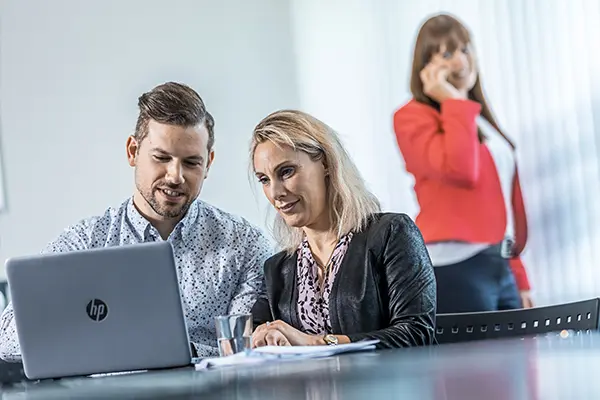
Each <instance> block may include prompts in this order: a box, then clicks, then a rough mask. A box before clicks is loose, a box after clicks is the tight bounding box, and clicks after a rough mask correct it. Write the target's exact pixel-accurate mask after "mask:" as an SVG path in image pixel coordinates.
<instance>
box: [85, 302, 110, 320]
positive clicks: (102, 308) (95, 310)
mask: <svg viewBox="0 0 600 400" xmlns="http://www.w3.org/2000/svg"><path fill="white" fill-rule="evenodd" d="M86 310H87V315H88V317H90V318H91V319H93V320H94V321H96V322H100V321H102V320H104V318H106V316H107V315H108V306H107V305H106V303H105V302H103V301H102V300H100V299H94V300H91V301H90V302H89V303H88V305H87V307H86Z"/></svg>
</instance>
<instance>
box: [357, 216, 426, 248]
mask: <svg viewBox="0 0 600 400" xmlns="http://www.w3.org/2000/svg"><path fill="white" fill-rule="evenodd" d="M364 233H365V234H366V235H367V236H369V237H370V238H375V239H379V240H382V241H387V240H390V239H393V240H403V241H411V240H414V239H418V238H421V237H422V236H421V231H420V230H419V228H418V227H417V225H416V224H415V222H414V221H413V219H412V218H411V217H409V216H408V215H407V214H404V213H394V212H382V213H377V214H373V215H372V216H371V217H370V219H369V222H368V224H367V226H366V228H365V230H364Z"/></svg>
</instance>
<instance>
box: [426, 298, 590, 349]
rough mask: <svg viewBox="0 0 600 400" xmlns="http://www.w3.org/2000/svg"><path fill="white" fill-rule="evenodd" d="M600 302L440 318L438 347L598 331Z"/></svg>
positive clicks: (438, 319)
mask: <svg viewBox="0 0 600 400" xmlns="http://www.w3.org/2000/svg"><path fill="white" fill-rule="evenodd" d="M599 307H600V298H595V299H590V300H584V301H578V302H574V303H566V304H558V305H554V306H547V307H536V308H527V309H519V310H506V311H486V312H479V313H461V314H439V315H438V316H437V318H436V335H435V336H436V340H437V343H438V344H443V343H457V342H467V341H473V340H484V339H499V338H508V337H524V336H531V335H536V334H544V333H550V332H559V331H562V330H572V331H576V332H586V333H587V332H591V331H595V330H598V328H599V327H598V312H599V310H600V309H599Z"/></svg>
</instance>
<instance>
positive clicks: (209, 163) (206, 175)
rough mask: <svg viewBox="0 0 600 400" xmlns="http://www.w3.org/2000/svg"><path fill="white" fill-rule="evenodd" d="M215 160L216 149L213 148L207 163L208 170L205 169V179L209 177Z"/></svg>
mask: <svg viewBox="0 0 600 400" xmlns="http://www.w3.org/2000/svg"><path fill="white" fill-rule="evenodd" d="M214 160H215V151H214V150H211V151H210V153H209V154H208V162H207V163H206V170H205V171H204V179H206V178H208V171H210V167H211V165H212V163H213V161H214Z"/></svg>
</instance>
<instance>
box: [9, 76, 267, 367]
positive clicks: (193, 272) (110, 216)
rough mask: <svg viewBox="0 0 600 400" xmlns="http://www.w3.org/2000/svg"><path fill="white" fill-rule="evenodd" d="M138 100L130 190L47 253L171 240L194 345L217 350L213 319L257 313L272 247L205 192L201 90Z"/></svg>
mask: <svg viewBox="0 0 600 400" xmlns="http://www.w3.org/2000/svg"><path fill="white" fill-rule="evenodd" d="M138 106H139V116H138V120H137V124H136V127H135V134H134V135H133V136H130V137H129V138H128V139H127V145H126V149H127V159H128V161H129V165H130V166H131V167H133V168H134V171H135V191H134V194H133V197H132V198H130V199H128V200H126V201H125V202H123V203H122V204H121V206H120V207H118V208H109V209H108V210H107V211H106V212H105V213H104V214H103V215H102V216H97V217H92V218H89V219H85V220H82V221H80V222H79V223H78V224H76V225H73V226H71V227H69V228H67V229H66V230H65V231H64V232H63V233H62V234H61V235H60V236H59V237H58V238H57V239H56V240H55V241H54V242H51V243H50V244H49V245H48V246H47V247H46V248H45V249H44V250H43V253H47V252H50V253H56V252H67V251H76V250H83V249H90V248H98V247H109V246H120V245H127V244H133V243H142V242H153V241H161V240H168V241H170V242H171V244H172V246H173V250H174V254H175V261H176V264H177V269H178V275H179V279H180V281H179V284H180V287H181V291H182V296H183V298H184V301H183V304H184V312H185V318H186V321H187V325H188V330H189V335H190V340H191V341H192V345H193V346H192V347H193V348H194V349H193V350H195V352H196V353H197V355H198V356H199V357H204V356H213V355H216V354H217V350H216V346H217V343H216V332H215V326H214V317H215V316H217V315H225V314H233V313H248V312H249V311H250V309H251V307H252V305H253V304H254V302H255V301H256V298H257V297H258V295H260V294H262V293H263V291H264V287H263V285H264V283H263V275H262V267H263V263H264V261H265V260H266V258H267V257H269V256H270V255H271V245H270V243H269V241H268V240H267V239H266V237H265V236H264V235H263V234H262V233H261V232H260V231H259V230H257V229H256V228H254V227H253V226H251V225H250V224H249V223H248V222H247V221H245V220H244V219H242V218H238V217H235V216H232V215H230V214H227V213H225V212H223V211H221V210H219V209H217V208H215V207H213V206H211V205H208V204H206V203H204V202H202V201H201V200H199V199H198V195H199V194H200V191H201V189H202V184H203V182H204V180H205V179H206V177H207V175H208V171H209V170H210V166H211V165H212V162H213V159H214V151H213V144H214V120H213V118H212V116H211V115H210V114H209V113H208V112H207V111H206V108H205V106H204V102H203V101H202V99H201V98H200V96H199V95H198V94H197V93H196V92H195V91H194V90H193V89H191V88H189V87H187V86H185V85H182V84H178V83H172V82H170V83H165V84H163V85H160V86H157V87H156V88H154V89H153V90H151V91H150V92H148V93H144V94H143V95H142V96H141V97H140V98H139V101H138ZM57 296H60V293H57ZM42 324H43V322H42ZM40 329H43V325H41V326H40ZM0 357H2V358H3V359H7V360H18V359H19V358H20V349H19V343H18V340H17V333H16V327H15V322H14V318H13V309H12V305H11V304H9V305H8V306H7V308H6V309H5V310H4V312H3V313H2V316H1V317H0Z"/></svg>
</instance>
